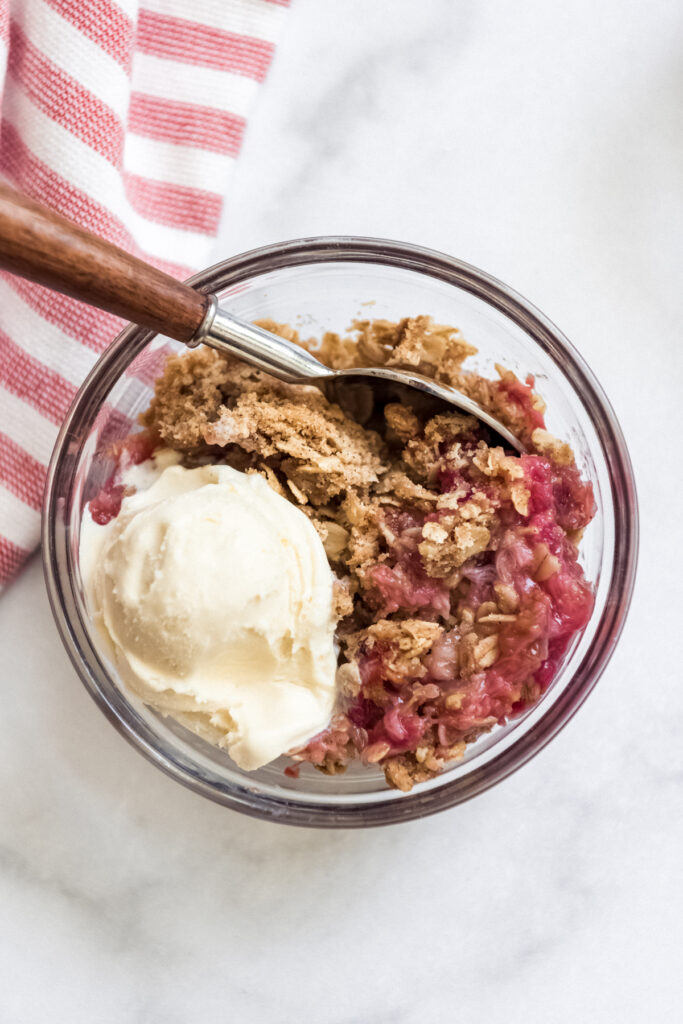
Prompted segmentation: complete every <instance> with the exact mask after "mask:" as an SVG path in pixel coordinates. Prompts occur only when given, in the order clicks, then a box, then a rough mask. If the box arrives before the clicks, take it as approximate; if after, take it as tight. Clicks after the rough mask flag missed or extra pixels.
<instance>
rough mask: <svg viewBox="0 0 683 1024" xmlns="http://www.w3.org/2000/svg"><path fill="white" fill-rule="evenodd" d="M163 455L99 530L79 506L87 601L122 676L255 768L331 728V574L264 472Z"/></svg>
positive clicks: (305, 526) (306, 524) (318, 545)
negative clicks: (190, 465) (191, 463)
mask: <svg viewBox="0 0 683 1024" xmlns="http://www.w3.org/2000/svg"><path fill="white" fill-rule="evenodd" d="M164 461H165V462H166V464H165V465H164ZM170 461H172V459H171V460H170ZM168 462H169V459H168V458H166V460H164V458H163V457H162V458H161V459H158V460H156V465H157V466H158V470H157V471H156V472H152V473H150V471H149V469H148V468H145V469H143V470H140V469H139V468H138V469H136V470H133V471H131V473H132V474H136V480H135V482H136V483H137V484H138V485H139V484H140V483H141V482H144V485H145V486H144V487H143V489H140V490H138V491H136V493H134V494H132V495H130V496H128V497H126V498H124V500H123V503H122V505H121V511H120V513H119V515H118V516H117V517H116V518H115V519H113V520H112V521H111V522H109V523H107V524H106V525H104V526H100V525H98V524H97V523H95V522H94V521H93V520H92V518H91V516H90V513H89V512H87V511H86V513H85V515H84V519H83V522H82V526H81V545H80V564H81V572H82V576H83V580H84V584H85V588H86V593H87V596H88V603H89V605H90V608H91V611H92V614H93V618H94V619H95V620H96V622H97V624H98V625H99V627H100V630H101V632H102V633H103V634H104V636H105V638H106V640H107V643H108V646H109V647H110V651H111V653H112V654H113V657H114V659H115V662H116V665H117V668H118V670H119V672H120V674H121V676H122V678H123V680H124V682H125V683H127V684H128V685H129V686H130V687H131V688H132V689H133V690H134V691H135V692H136V693H137V694H139V696H140V697H141V698H142V699H143V700H144V701H145V702H146V703H148V704H150V705H152V706H153V707H155V708H156V709H158V710H159V711H160V712H162V713H164V714H170V715H172V716H173V717H175V718H176V719H177V720H179V721H180V722H182V723H183V724H184V725H186V726H188V727H189V728H191V729H193V730H194V731H195V732H197V733H199V734H200V735H202V736H204V737H205V738H206V739H208V740H210V741H211V742H214V743H217V744H219V745H221V746H225V747H227V749H228V752H229V754H230V756H231V757H232V758H233V760H234V761H235V762H236V763H237V764H238V765H240V767H242V768H244V769H246V770H251V769H254V768H258V767H260V766H261V765H264V764H267V763H268V762H269V761H272V760H273V759H274V758H276V757H278V756H279V755H280V754H282V753H284V752H286V751H287V750H290V749H292V748H294V747H296V746H299V745H301V744H303V743H305V742H306V741H307V740H308V739H310V738H311V737H312V736H314V735H315V734H316V733H317V732H320V731H321V730H322V729H324V728H325V727H326V726H327V725H328V724H329V721H330V718H331V715H332V712H333V708H334V703H335V697H336V688H335V671H336V653H335V645H334V628H335V620H334V615H333V611H332V585H333V582H334V575H333V573H332V570H331V569H330V566H329V564H328V561H327V558H326V556H325V550H324V548H323V545H322V541H321V540H320V538H319V536H318V534H317V533H316V530H315V528H314V527H313V525H312V524H311V522H310V521H309V519H308V518H307V517H306V516H305V515H304V513H303V512H302V511H301V510H300V509H298V508H296V507H295V506H294V505H292V504H291V503H290V502H288V501H287V500H286V499H285V498H283V497H281V496H280V495H278V494H277V493H276V492H275V491H274V490H273V489H272V488H271V487H270V486H269V485H268V484H267V483H266V481H265V480H264V479H263V478H262V477H260V476H258V475H256V474H249V475H247V474H244V473H239V472H237V471H236V470H234V469H231V468H230V467H228V466H216V465H211V466H201V467H199V468H196V469H185V468H183V467H182V466H180V465H168ZM127 482H130V480H128V481H127Z"/></svg>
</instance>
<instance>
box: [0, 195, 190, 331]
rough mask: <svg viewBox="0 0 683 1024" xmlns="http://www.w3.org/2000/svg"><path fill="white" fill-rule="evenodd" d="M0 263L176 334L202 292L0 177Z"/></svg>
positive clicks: (184, 326)
mask: <svg viewBox="0 0 683 1024" xmlns="http://www.w3.org/2000/svg"><path fill="white" fill-rule="evenodd" d="M0 268H2V269H4V270H9V272H10V273H12V274H18V275H19V277H26V278H28V279H29V281H36V282H37V283H38V284H42V285H45V287H46V288H51V289H53V291H58V292H63V293H64V294H65V295H71V296H73V298H75V299H80V300H81V302H86V303H88V305H90V306H97V308H98V309H105V310H107V312H108V313H116V315H117V316H122V317H124V318H125V319H126V320H131V321H132V322H133V323H136V324H141V325H142V326H143V327H151V328H152V329H153V330H155V331H159V332H160V333H161V334H166V335H168V336H169V337H170V338H176V339H177V340H178V341H186V342H187V341H190V340H191V338H192V337H193V336H194V334H195V333H196V331H197V330H198V328H199V326H200V324H201V323H202V321H203V319H204V316H205V314H206V310H207V308H208V304H209V299H208V297H207V296H206V295H201V294H200V293H199V292H196V291H195V290H194V288H190V287H189V285H186V284H182V283H181V282H180V281H176V280H175V278H173V277H170V276H169V275H168V274H164V273H163V272H162V271H161V270H156V269H155V268H154V267H151V266H150V265H149V264H148V263H145V262H144V261H143V260H139V259H137V257H135V256H131V255H130V254H129V253H127V252H124V250H123V249H119V248H118V246H116V245H112V244H111V243H110V242H105V241H104V239H102V238H98V236H97V235H93V234H91V233H90V232H89V231H86V230H85V229H84V228H81V227H79V226H78V225H77V224H73V223H72V222H71V221H69V220H66V218H65V217H62V216H60V214H58V213H55V212H54V211H53V210H49V209H47V207H45V206H41V205H40V203H37V202H35V201H34V200H33V199H29V198H28V196H25V195H22V194H21V193H20V192H16V191H15V190H14V189H12V188H10V187H9V186H8V185H3V184H0Z"/></svg>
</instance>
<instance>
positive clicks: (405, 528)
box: [93, 316, 595, 791]
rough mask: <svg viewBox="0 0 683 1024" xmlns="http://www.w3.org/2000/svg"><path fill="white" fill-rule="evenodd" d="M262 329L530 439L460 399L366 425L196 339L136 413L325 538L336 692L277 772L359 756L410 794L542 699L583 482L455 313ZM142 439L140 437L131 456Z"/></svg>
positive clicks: (157, 434) (590, 502) (570, 606)
mask: <svg viewBox="0 0 683 1024" xmlns="http://www.w3.org/2000/svg"><path fill="white" fill-rule="evenodd" d="M261 326H263V327H266V328H267V329H269V330H271V331H273V332H275V333H277V334H280V335H282V336H283V337H285V338H288V339H289V340H291V341H293V342H295V343H297V344H300V345H302V346H304V347H305V348H308V349H310V350H311V351H314V352H315V354H316V355H317V356H318V357H319V358H320V359H321V360H322V361H323V362H325V363H326V364H327V365H329V366H331V367H334V368H348V367H354V366H378V365H387V366H394V367H410V368H412V369H414V370H417V371H419V372H420V373H422V374H425V375H428V376H430V377H433V378H435V379H436V380H438V381H443V382H445V383H447V384H450V385H453V386H454V387H456V388H458V389H459V390H461V391H462V392H464V393H465V394H467V395H469V396H471V397H472V398H474V399H475V400H476V401H477V402H479V403H480V404H481V405H482V406H484V407H485V408H486V409H488V410H489V411H490V412H491V413H492V414H493V415H494V416H495V417H497V418H498V419H499V420H500V421H502V422H503V423H504V424H505V425H506V426H507V427H508V428H509V429H510V430H511V431H512V432H513V433H514V434H515V435H516V436H517V437H518V438H519V439H520V440H521V441H522V442H523V444H524V446H525V448H526V452H527V454H523V455H521V456H520V455H518V454H516V453H513V452H512V451H511V450H509V449H507V448H505V447H502V446H501V442H500V439H499V438H497V436H496V435H495V434H493V433H492V432H491V431H490V430H488V428H485V427H484V426H483V425H482V424H481V423H480V422H479V421H478V420H476V419H474V418H471V417H469V416H466V415H461V414H459V413H458V412H455V411H454V412H449V413H446V414H440V415H435V416H431V417H429V416H426V415H420V414H419V413H418V412H416V411H413V410H412V409H411V408H409V407H407V406H405V405H399V404H388V405H386V406H385V407H384V409H383V412H382V413H381V414H379V415H378V416H376V418H375V419H373V420H372V421H371V422H370V423H369V424H367V425H365V426H361V425H360V424H359V423H357V422H355V421H354V420H352V419H350V418H349V416H347V415H346V414H345V413H344V412H342V410H341V409H340V408H339V407H338V406H336V405H332V404H330V403H329V402H328V401H327V400H326V398H325V397H324V396H323V395H322V393H321V392H320V391H318V390H317V389H316V388H313V387H304V386H295V385H288V384H284V383H281V382H280V381H277V380H275V379H274V378H272V377H270V376H268V375H266V374H265V373H263V372H261V371H259V370H256V369H253V368H251V367H249V366H246V365H244V364H243V363H239V362H237V361H235V360H231V359H229V358H227V357H225V356H223V355H222V354H219V353H218V352H216V351H214V350H213V349H209V348H199V349H196V350H192V351H188V352H185V353H183V354H181V355H177V356H172V357H170V358H169V359H168V362H167V364H166V366H165V370H164V372H163V374H162V376H161V377H160V379H159V380H158V381H157V382H156V388H155V393H154V397H153V400H152V402H151V405H150V406H149V409H148V410H147V411H146V413H144V415H143V417H142V423H143V427H144V434H143V435H142V436H143V439H144V440H143V442H142V444H143V446H144V444H146V445H147V448H146V452H145V453H146V454H149V453H150V452H151V451H152V450H153V449H154V447H155V446H162V447H164V448H170V449H173V450H175V451H176V452H178V453H180V454H181V457H182V459H183V461H184V463H185V464H186V465H188V466H192V465H198V464H204V463H206V462H207V461H210V462H216V463H220V464H227V465H229V466H231V467H232V468H234V469H237V470H240V471H242V472H244V473H247V474H260V476H262V477H263V478H264V479H265V481H266V482H267V483H268V484H269V485H270V487H271V488H273V490H275V491H276V492H277V493H278V494H279V495H281V496H282V497H284V498H286V499H287V500H288V501H289V502H291V503H293V504H295V505H296V506H297V507H298V508H300V509H301V511H302V512H303V513H304V514H305V515H306V516H307V517H308V518H309V519H310V521H311V523H312V524H313V526H314V527H315V530H316V531H317V533H318V535H319V536H320V538H321V539H322V542H323V545H324V548H325V552H326V554H327V558H328V560H329V563H330V565H331V567H332V569H333V571H334V573H335V576H336V579H337V582H336V583H335V584H334V588H335V614H336V616H337V617H338V624H337V630H336V640H337V649H338V670H337V685H338V693H339V696H338V700H337V706H336V708H335V713H334V715H333V717H332V719H331V721H330V723H329V726H328V727H327V728H325V729H324V731H322V732H320V733H319V734H318V735H316V736H314V737H312V738H311V739H310V740H309V741H308V742H307V743H306V744H305V745H303V746H301V747H299V748H298V749H296V750H293V751H290V754H289V757H290V764H289V767H288V768H287V769H286V771H287V773H288V774H290V775H296V774H297V773H298V771H299V769H300V766H301V763H302V762H309V763H310V764H312V765H314V766H315V767H316V768H318V769H320V771H322V772H325V773H327V774H335V773H338V772H342V771H344V769H345V768H346V767H347V766H348V765H349V763H350V762H352V761H356V760H360V761H361V762H362V763H363V764H365V765H376V766H378V767H379V768H381V770H382V771H383V772H384V775H385V777H386V780H387V783H388V784H389V785H390V786H392V787H395V788H397V789H400V790H404V791H408V790H410V789H411V788H412V786H413V785H414V784H415V783H420V782H424V781H426V780H428V779H430V778H432V777H433V776H435V775H437V774H438V773H439V772H441V771H442V769H443V768H444V766H446V765H448V764H449V763H452V762H455V761H458V760H459V759H461V758H462V757H463V755H464V752H465V748H466V746H467V744H469V743H471V742H473V741H474V740H476V739H477V737H479V736H481V735H482V734H483V733H487V732H489V731H490V730H491V729H492V728H493V727H494V726H496V725H497V724H503V723H505V722H507V721H508V720H509V719H510V718H512V717H514V716H516V715H519V714H520V713H521V712H522V711H524V709H526V708H528V707H529V706H530V705H532V704H533V703H534V702H535V701H537V700H538V698H539V697H540V696H541V694H542V693H543V692H544V690H545V689H546V688H547V687H548V685H549V683H550V682H551V680H552V678H553V676H554V674H555V673H556V671H557V668H558V665H559V663H560V662H561V660H562V658H563V655H564V653H565V652H566V650H567V648H568V646H569V644H570V643H571V641H572V639H573V638H574V637H576V635H577V634H578V632H579V631H580V630H581V629H582V628H583V627H584V626H585V625H586V623H587V622H588V619H589V617H590V614H591V611H592V606H593V594H592V588H591V586H590V584H589V583H588V581H587V580H586V579H585V577H584V573H583V571H582V568H581V566H580V564H579V561H578V545H579V542H580V539H581V535H582V531H583V530H584V528H585V527H586V526H587V524H588V523H589V522H590V520H591V518H592V517H593V515H594V512H595V502H594V498H593V492H592V488H591V485H590V483H588V482H586V481H585V480H583V479H582V477H581V475H580V473H579V471H578V469H577V466H576V463H575V460H574V455H573V453H572V451H571V449H570V448H569V446H568V445H567V444H564V443H562V442H561V441H558V440H556V439H555V438H554V437H553V436H551V434H549V433H548V432H547V430H546V428H545V423H544V404H543V402H542V400H541V398H540V396H539V395H538V394H537V393H536V392H535V391H534V381H533V379H532V378H527V380H526V381H521V380H519V379H518V378H517V377H516V376H515V375H514V374H513V373H511V372H509V371H508V370H506V369H504V368H503V367H497V373H498V377H497V379H495V380H489V379H487V378H485V377H482V376H479V375H478V374H477V373H475V372H473V371H471V370H468V369H465V368H464V364H465V362H466V360H467V358H468V357H469V356H472V355H474V354H475V352H476V350H475V349H474V348H473V347H472V346H471V345H470V344H468V343H467V342H466V341H465V340H464V338H463V337H462V336H461V334H460V333H459V331H458V330H456V329H454V328H451V327H446V326H440V325H437V324H435V323H433V322H432V320H431V319H430V318H429V317H427V316H419V317H415V318H412V319H404V320H402V321H400V322H398V323H390V322H388V321H385V320H374V321H369V320H364V321H357V322H355V323H354V324H353V325H352V328H351V330H350V331H349V334H348V335H347V336H339V335H336V334H325V335H324V336H323V338H322V339H315V340H303V339H301V338H300V337H299V335H298V333H297V332H296V331H295V330H293V329H292V328H291V327H288V326H285V325H283V324H278V323H275V322H272V321H267V322H266V321H263V322H261ZM136 436H137V437H138V438H139V437H140V435H136ZM142 451H143V448H140V442H139V441H138V449H137V454H136V455H135V458H136V459H139V458H140V457H142V455H141V452H142ZM104 500H105V501H106V500H107V498H106V496H105V498H104ZM108 500H109V501H110V503H111V500H112V498H111V495H109V498H108ZM95 512H96V509H95V510H94V512H93V515H94V514H95ZM103 514H104V515H105V516H106V515H108V514H109V512H108V511H107V510H106V509H105V512H104V513H103ZM112 514H115V510H113V511H112Z"/></svg>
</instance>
